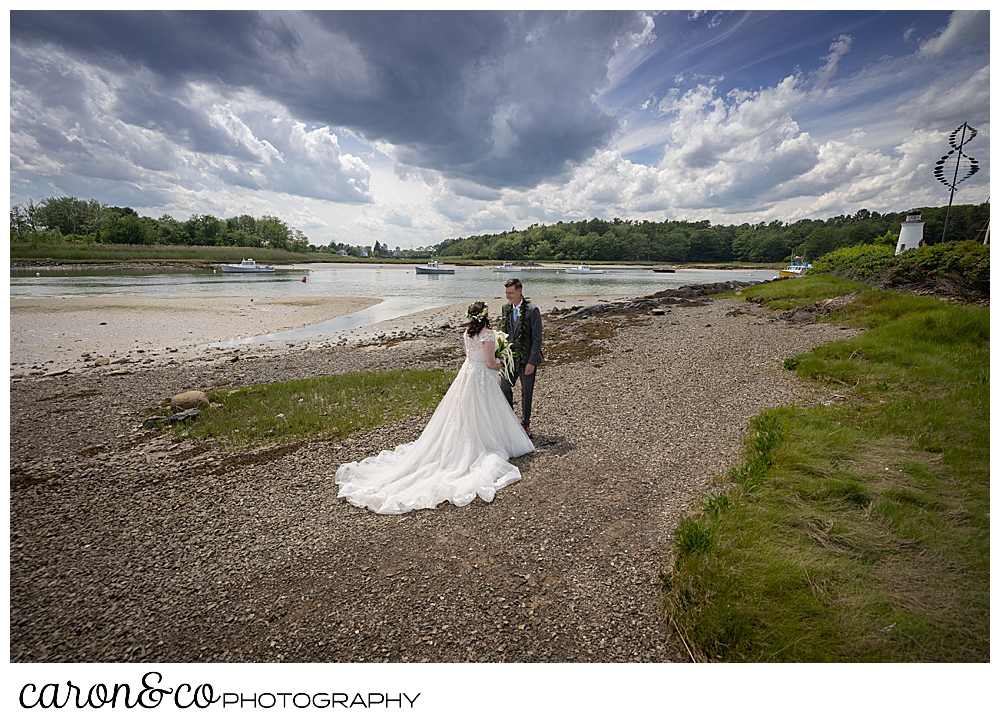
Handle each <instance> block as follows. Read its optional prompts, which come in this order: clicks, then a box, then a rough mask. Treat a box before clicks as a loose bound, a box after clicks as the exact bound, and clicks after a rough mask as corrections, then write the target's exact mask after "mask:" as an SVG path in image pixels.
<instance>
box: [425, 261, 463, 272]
mask: <svg viewBox="0 0 1000 723" xmlns="http://www.w3.org/2000/svg"><path fill="white" fill-rule="evenodd" d="M417 273H418V274H453V273H455V269H442V268H441V267H440V266H438V262H437V261H428V262H427V265H426V266H417Z"/></svg>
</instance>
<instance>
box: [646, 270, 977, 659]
mask: <svg viewBox="0 0 1000 723" xmlns="http://www.w3.org/2000/svg"><path fill="white" fill-rule="evenodd" d="M830 279H831V277H829V276H826V277H824V276H819V277H814V278H805V279H796V280H793V281H791V282H788V283H780V284H766V285H761V286H756V287H752V288H750V289H747V290H746V291H744V292H742V294H741V295H742V297H743V298H744V299H746V300H747V301H750V302H754V303H757V304H761V305H762V306H764V307H766V308H770V309H772V310H780V309H789V308H802V307H803V305H808V304H810V303H811V302H819V303H820V304H822V303H823V299H825V298H828V294H829V293H830V288H829V286H828V283H829V280H830ZM839 283H840V284H841V287H842V291H843V292H845V293H846V294H849V295H847V296H841V298H844V299H847V300H849V301H848V303H845V304H843V305H840V306H838V307H837V308H836V309H835V310H834V311H833V312H832V313H830V314H829V315H828V316H826V317H824V318H823V322H824V323H833V324H842V325H846V326H850V327H854V328H859V329H864V331H862V333H860V334H859V335H857V336H855V337H853V338H851V339H850V340H847V341H840V342H834V343H831V344H826V345H824V346H821V347H818V348H816V349H813V350H812V351H810V352H807V353H805V354H800V355H798V356H796V357H794V358H788V359H786V360H785V362H784V366H785V368H786V369H788V370H789V371H792V372H793V373H795V374H797V375H798V376H799V377H800V378H801V379H802V380H803V382H810V383H818V384H820V385H822V387H823V388H825V390H826V400H825V401H824V402H823V403H822V404H819V405H813V406H795V407H792V406H788V407H780V408H776V409H772V410H769V411H767V412H765V413H763V414H761V415H758V416H757V417H755V418H754V419H753V420H751V422H750V425H749V432H750V434H749V437H748V439H747V441H746V453H745V457H744V461H743V463H742V464H740V465H738V466H735V467H733V468H731V469H730V470H729V471H728V472H727V473H726V474H724V475H722V476H720V477H719V478H718V479H717V480H716V483H715V486H714V489H713V490H712V491H711V492H710V493H708V494H706V495H705V497H704V498H703V500H702V503H701V505H700V509H699V510H697V511H696V513H695V514H694V515H692V516H690V517H687V518H685V519H684V520H683V521H681V523H680V524H679V526H678V527H677V530H676V533H675V536H674V548H673V551H672V555H671V559H670V560H669V562H668V568H667V570H666V571H665V572H664V573H663V575H662V576H661V582H662V584H663V591H664V601H665V606H666V609H667V611H668V615H669V617H670V619H671V621H672V623H673V625H674V626H675V628H676V630H677V631H678V633H679V634H680V635H681V637H682V638H683V639H684V641H685V643H686V646H687V649H688V651H689V653H690V655H691V657H692V659H693V660H697V661H727V662H844V661H851V662H918V661H919V662H988V661H989V659H990V639H989V638H990V567H989V532H990V524H989V517H990V515H989V512H990V494H989V492H990V489H989V487H990V484H989V406H990V405H989V400H990V396H989V391H990V389H989V309H988V308H983V307H981V306H975V305H961V304H955V303H950V302H947V301H942V300H940V299H936V298H932V297H920V296H913V295H910V294H904V293H900V292H897V291H884V290H877V289H872V288H870V287H867V286H864V285H862V284H858V283H855V282H850V281H846V280H844V279H841V280H840V282H839ZM806 308H807V310H809V307H808V306H807V307H806ZM811 312H812V313H813V315H814V316H816V315H817V313H818V312H819V308H818V307H813V308H812V309H811ZM786 313H787V312H786Z"/></svg>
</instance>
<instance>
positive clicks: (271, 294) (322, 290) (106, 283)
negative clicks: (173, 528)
mask: <svg viewBox="0 0 1000 723" xmlns="http://www.w3.org/2000/svg"><path fill="white" fill-rule="evenodd" d="M454 268H455V273H454V274H442V275H424V274H417V273H416V272H415V269H414V266H409V265H407V266H403V265H399V266H388V265H387V266H353V265H352V266H346V265H342V264H310V265H307V266H302V267H298V268H295V269H283V270H282V269H279V270H278V271H275V273H274V274H223V273H221V272H216V273H213V271H212V270H211V269H203V270H185V271H181V272H177V271H169V270H159V269H156V270H153V269H141V270H138V269H128V270H115V271H106V270H100V271H98V272H90V271H34V270H22V269H17V270H12V271H11V273H10V296H11V298H43V297H79V296H125V297H130V296H145V297H153V298H183V297H194V298H213V297H219V298H223V297H225V298H239V297H248V298H256V299H277V298H282V297H294V296H367V297H374V298H380V299H383V301H382V302H381V303H379V304H376V305H374V306H371V307H369V308H367V309H364V310H362V311H359V312H356V313H354V314H348V315H346V316H342V317H337V318H336V319H330V320H328V321H325V322H322V323H321V324H314V325H312V326H307V327H301V328H299V329H291V330H288V331H286V332H279V333H277V334H269V335H267V336H266V337H258V338H255V339H254V340H255V341H256V340H260V341H265V340H278V339H288V340H291V339H303V338H307V337H310V336H320V335H326V334H332V333H335V332H339V331H345V330H348V329H359V328H362V327H365V326H368V325H371V324H374V323H377V322H381V321H386V320H389V319H394V318H397V317H400V316H405V315H407V314H412V313H416V312H418V311H423V310H426V309H431V308H434V307H437V306H444V305H447V304H454V303H458V302H461V301H473V300H475V299H477V298H487V299H489V298H497V297H502V296H503V291H504V289H503V282H504V280H505V279H507V278H510V277H511V276H514V275H516V276H517V278H519V279H520V280H521V282H522V283H523V284H524V292H525V295H527V296H539V297H541V296H554V297H558V298H560V299H562V298H564V297H570V296H594V295H599V296H601V297H602V298H611V297H621V296H643V295H647V294H652V293H654V292H656V291H663V290H665V289H675V288H678V287H681V286H685V285H687V284H705V283H712V282H717V281H730V280H738V281H763V280H766V279H772V278H775V277H776V276H777V272H775V271H771V270H763V269H754V270H750V271H748V270H746V269H743V270H721V269H677V270H676V271H675V273H672V274H664V273H654V272H653V271H652V270H650V269H648V268H644V269H639V268H612V269H608V270H607V271H606V273H604V274H600V275H590V276H587V275H575V274H567V273H565V271H563V270H561V269H555V268H543V269H524V270H521V271H518V272H516V274H511V273H498V272H494V271H491V270H489V269H488V268H486V267H461V266H459V267H454ZM303 277H305V279H306V282H305V283H303V281H302V279H303ZM243 341H244V342H245V341H248V340H243Z"/></svg>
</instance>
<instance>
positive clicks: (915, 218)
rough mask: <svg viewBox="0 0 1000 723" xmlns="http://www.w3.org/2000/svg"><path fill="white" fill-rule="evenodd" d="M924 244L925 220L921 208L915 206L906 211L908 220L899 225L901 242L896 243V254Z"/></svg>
mask: <svg viewBox="0 0 1000 723" xmlns="http://www.w3.org/2000/svg"><path fill="white" fill-rule="evenodd" d="M923 245H924V222H923V220H922V219H921V217H920V209H919V208H914V209H912V210H910V211H907V212H906V220H905V221H903V223H902V224H901V225H900V227H899V243H897V244H896V254H897V255H899V254H901V253H903V252H904V251H906V250H908V249H915V248H918V247H920V246H923Z"/></svg>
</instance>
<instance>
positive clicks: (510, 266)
mask: <svg viewBox="0 0 1000 723" xmlns="http://www.w3.org/2000/svg"><path fill="white" fill-rule="evenodd" d="M490 271H501V272H502V271H523V269H521V268H520V267H518V266H514V264H512V263H511V262H510V261H504V262H503V263H502V264H500V265H499V266H490Z"/></svg>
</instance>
